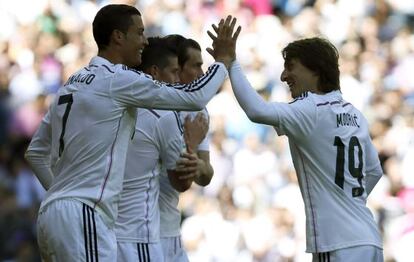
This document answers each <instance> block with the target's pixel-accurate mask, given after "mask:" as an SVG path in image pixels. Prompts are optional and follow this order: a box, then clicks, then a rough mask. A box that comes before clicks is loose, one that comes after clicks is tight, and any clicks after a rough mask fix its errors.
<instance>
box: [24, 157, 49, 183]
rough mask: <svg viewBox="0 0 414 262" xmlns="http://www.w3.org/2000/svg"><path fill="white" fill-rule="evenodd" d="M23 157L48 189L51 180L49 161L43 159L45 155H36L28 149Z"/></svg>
mask: <svg viewBox="0 0 414 262" xmlns="http://www.w3.org/2000/svg"><path fill="white" fill-rule="evenodd" d="M25 158H26V160H27V162H28V163H29V165H30V167H31V168H32V170H33V172H34V174H35V175H36V177H37V178H38V179H39V181H40V183H41V184H42V186H43V187H44V189H46V190H48V189H49V188H50V185H51V184H52V181H53V173H52V170H51V169H50V163H49V161H46V160H45V156H38V155H36V154H32V153H31V152H30V151H28V152H26V154H25Z"/></svg>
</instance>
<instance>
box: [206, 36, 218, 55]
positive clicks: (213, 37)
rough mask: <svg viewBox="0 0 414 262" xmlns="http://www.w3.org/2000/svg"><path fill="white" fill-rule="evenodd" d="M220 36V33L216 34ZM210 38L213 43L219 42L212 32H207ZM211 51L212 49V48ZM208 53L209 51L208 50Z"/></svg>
mask: <svg viewBox="0 0 414 262" xmlns="http://www.w3.org/2000/svg"><path fill="white" fill-rule="evenodd" d="M216 33H217V35H218V32H216ZM207 34H208V36H209V37H210V38H211V40H213V41H217V37H216V36H215V35H213V33H211V32H210V31H207ZM210 49H211V48H210ZM207 52H208V50H207Z"/></svg>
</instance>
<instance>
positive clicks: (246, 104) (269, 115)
mask: <svg viewBox="0 0 414 262" xmlns="http://www.w3.org/2000/svg"><path fill="white" fill-rule="evenodd" d="M230 81H231V86H232V88H233V92H234V95H235V97H236V99H237V101H238V103H239V104H240V106H241V108H242V109H243V111H244V112H245V113H246V115H247V117H248V118H249V119H250V120H251V121H253V122H256V123H263V124H270V125H271V124H273V123H274V117H275V115H274V109H273V106H272V105H271V104H270V103H268V102H266V101H265V100H264V99H263V98H262V97H261V96H260V95H259V94H258V93H257V92H256V91H255V90H254V89H253V88H252V87H251V85H250V83H249V81H248V80H247V78H246V76H245V75H244V74H243V71H242V69H241V66H240V64H239V63H238V62H234V63H233V64H232V66H231V68H230Z"/></svg>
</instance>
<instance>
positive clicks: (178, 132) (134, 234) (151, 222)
mask: <svg viewBox="0 0 414 262" xmlns="http://www.w3.org/2000/svg"><path fill="white" fill-rule="evenodd" d="M184 146H185V144H184V140H183V137H182V125H181V123H180V118H179V116H178V113H177V112H174V111H162V110H151V109H148V110H147V109H140V110H138V118H137V123H136V126H135V134H134V138H133V139H132V141H131V144H130V145H129V148H128V154H127V162H126V167H125V177H124V183H123V189H122V193H121V200H120V202H119V206H118V218H117V221H116V236H117V241H121V242H139V243H156V242H159V238H160V236H159V231H160V214H159V208H158V194H159V175H160V172H161V169H162V168H163V169H165V170H167V169H175V166H176V161H177V160H178V158H179V156H180V153H181V149H182V148H183V147H184Z"/></svg>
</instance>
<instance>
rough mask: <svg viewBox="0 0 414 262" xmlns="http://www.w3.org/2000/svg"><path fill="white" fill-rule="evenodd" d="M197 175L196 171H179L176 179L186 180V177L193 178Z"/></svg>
mask: <svg viewBox="0 0 414 262" xmlns="http://www.w3.org/2000/svg"><path fill="white" fill-rule="evenodd" d="M196 176H197V173H196V172H193V173H188V174H187V173H185V174H184V173H180V174H179V175H178V179H180V180H187V179H193V178H195V177H196Z"/></svg>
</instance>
